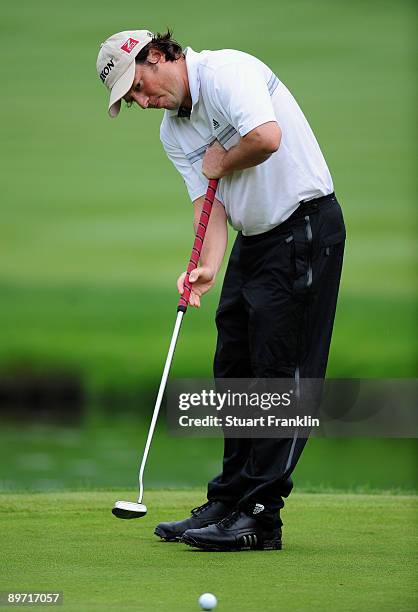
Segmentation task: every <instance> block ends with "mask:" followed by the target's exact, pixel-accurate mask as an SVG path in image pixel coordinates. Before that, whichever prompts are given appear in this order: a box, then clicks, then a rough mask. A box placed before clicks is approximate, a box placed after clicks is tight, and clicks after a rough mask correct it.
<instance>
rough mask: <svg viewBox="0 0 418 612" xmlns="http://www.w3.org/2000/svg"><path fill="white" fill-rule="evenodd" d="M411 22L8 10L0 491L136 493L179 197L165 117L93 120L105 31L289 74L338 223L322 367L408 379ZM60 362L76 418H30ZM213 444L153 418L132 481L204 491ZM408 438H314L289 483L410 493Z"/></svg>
mask: <svg viewBox="0 0 418 612" xmlns="http://www.w3.org/2000/svg"><path fill="white" fill-rule="evenodd" d="M415 24H416V5H415V4H414V3H413V2H407V1H405V0H401V1H399V2H397V3H392V2H380V1H379V2H378V1H377V0H375V1H371V2H367V3H365V2H361V1H360V0H355V1H352V2H335V1H326V0H319V1H318V2H310V1H307V0H306V1H291V0H284V1H281V2H276V1H274V0H269V1H266V2H259V3H257V4H256V5H254V3H252V2H248V1H247V0H243V1H242V2H239V3H229V4H228V3H227V4H225V3H224V2H219V1H218V0H214V1H213V2H211V3H210V5H206V6H204V5H201V4H199V3H197V4H196V3H195V4H193V3H190V2H185V1H184V0H180V1H178V2H176V3H168V2H159V3H152V4H147V5H144V4H143V3H138V2H133V1H132V0H126V1H125V2H124V3H123V6H122V5H121V6H120V7H118V6H115V4H114V3H113V2H110V1H108V0H101V1H100V2H99V1H98V0H92V1H91V2H88V3H87V2H80V1H79V0H73V1H72V2H59V3H56V2H52V0H40V1H39V2H36V3H34V2H30V1H29V0H23V1H22V2H20V3H8V4H7V5H5V6H3V10H2V20H1V24H0V29H1V38H0V46H1V57H2V72H3V75H2V95H1V102H0V104H1V115H2V121H1V124H0V136H1V153H0V156H1V170H2V197H1V204H0V206H1V220H2V240H1V243H0V249H1V252H0V296H1V299H0V322H1V323H0V332H1V342H0V383H1V384H0V396H1V397H0V400H1V402H0V405H1V412H0V417H1V419H2V426H1V430H0V458H1V461H0V486H1V487H2V488H4V489H10V488H12V489H14V488H17V489H19V488H31V489H35V490H37V489H48V488H63V487H109V486H115V487H116V486H117V487H125V486H135V482H136V473H135V472H136V464H137V462H138V457H139V456H140V453H141V452H142V445H143V442H144V438H145V435H146V428H147V424H148V418H149V415H150V412H151V411H152V408H153V400H154V395H155V392H156V390H157V386H158V383H159V378H160V375H161V371H162V367H163V364H164V360H165V357H166V351H167V348H168V343H169V339H170V336H171V333H172V329H173V325H174V319H175V311H176V303H177V293H176V287H175V281H176V278H177V276H178V274H179V273H180V272H181V271H182V270H183V268H184V267H185V263H186V262H187V259H188V256H189V251H190V248H191V243H192V226H191V215H192V209H191V205H190V203H189V202H188V199H187V194H186V192H185V189H184V185H183V181H182V179H181V177H180V176H178V175H177V174H176V171H175V170H174V168H173V167H172V166H171V164H170V162H169V161H168V160H167V159H166V158H165V155H164V153H163V150H162V147H161V146H160V143H159V123H160V121H161V118H162V115H161V113H160V112H159V111H148V112H146V111H141V110H140V109H134V108H132V109H131V110H129V111H128V110H125V109H123V112H122V113H121V115H120V117H119V118H118V119H117V120H114V121H111V120H110V119H108V117H107V114H106V108H107V92H106V90H105V88H104V87H103V86H102V84H101V82H100V80H99V79H98V77H97V75H96V71H95V61H96V56H97V51H98V46H99V43H100V42H101V41H103V40H104V39H105V38H106V37H108V36H109V35H111V34H113V33H114V32H116V31H119V30H124V29H128V28H141V27H146V28H149V29H151V30H154V31H157V30H159V31H161V30H163V29H165V27H166V26H167V25H168V26H170V27H172V28H173V29H174V34H175V37H176V38H177V39H178V40H179V41H180V42H181V43H183V44H184V45H191V46H192V47H193V48H194V49H195V50H201V49H219V48H236V49H240V50H243V51H247V52H249V53H252V54H254V55H257V56H258V57H259V58H260V59H262V60H263V61H265V62H266V63H267V64H268V65H269V66H270V67H271V68H272V69H273V70H274V72H275V73H276V74H277V75H278V76H279V78H280V79H281V80H283V81H284V83H285V84H286V85H287V86H288V87H289V88H290V90H291V91H292V93H293V94H294V95H295V97H296V99H297V100H298V101H299V103H300V105H301V106H302V109H303V110H304V112H305V114H306V115H307V117H308V120H309V122H310V124H311V126H312V128H313V129H314V132H315V133H316V135H317V138H318V140H319V143H320V145H321V148H322V150H323V152H324V154H325V157H326V159H327V162H328V164H329V167H330V169H331V172H332V174H333V178H334V183H335V188H336V192H337V195H338V197H339V199H340V201H341V203H342V206H343V209H344V214H345V218H346V224H347V233H348V241H347V250H346V260H345V266H344V273H343V279H342V285H341V292H340V300H339V305H338V311H337V317H336V322H335V331H334V336H333V342H332V349H331V354H330V361H329V368H328V375H329V376H339V377H350V376H352V377H376V378H385V377H388V378H395V377H414V376H416V348H415V347H416V309H415V305H416V251H415V235H416V213H415V197H416V182H415V175H414V171H415V168H414V161H415V158H416V115H415V110H416V81H415V67H416V64H415V60H416V45H415V37H414V34H415V32H414V26H415ZM232 239H233V233H231V241H230V242H231V243H232ZM219 290H220V283H218V286H217V287H216V289H215V290H213V292H212V293H211V294H210V295H208V296H207V297H206V298H205V300H204V306H203V307H202V309H201V310H200V311H196V310H193V311H191V312H189V313H188V314H187V317H186V320H185V322H184V326H183V330H182V333H181V337H180V342H179V344H178V348H177V351H176V356H175V360H174V364H173V368H172V376H175V377H187V378H191V377H193V376H199V377H205V376H206V377H208V376H210V374H211V365H212V364H211V362H212V354H213V350H214V345H215V327H214V311H215V308H216V303H217V299H218V295H219ZM62 376H68V377H70V379H71V380H73V381H76V382H75V383H74V384H75V386H76V388H77V389H78V391H77V392H76V396H77V393H79V395H80V396H81V397H83V398H84V399H83V401H82V402H81V400H80V402H78V404H77V406H76V408H75V410H76V409H80V410H81V414H80V418H79V420H80V423H79V424H78V425H74V424H73V425H72V426H71V427H68V426H64V425H62V424H61V425H59V424H57V423H56V421H59V420H60V415H59V410H60V408H59V406H56V403H55V404H54V403H52V420H48V419H45V418H43V417H42V415H41V413H42V409H43V405H42V397H43V396H42V393H39V385H41V387H42V385H45V384H47V383H45V381H48V380H52V381H55V383H54V384H57V383H56V381H57V380H59V379H60V377H62ZM39 380H41V381H43V382H42V383H39ZM10 385H11V386H12V387H13V385H14V387H13V388H15V387H18V388H20V386H23V387H24V392H22V397H23V399H22V398H20V399H18V401H16V397H15V396H13V398H14V399H13V398H12V399H13V401H12V400H11V399H10V394H9V395H8V391H7V389H10ZM37 385H38V386H37ZM4 389H6V391H4ZM34 389H35V391H34ZM36 393H38V395H36ZM44 393H47V392H46V391H45V390H44ZM34 396H36V397H35V400H34V399H33V398H34ZM28 398H29V399H28ZM27 401H29V402H30V401H31V402H32V404H31V405H32V408H33V410H32V413H31V419H29V420H28V419H27V418H26V416H27V414H26V413H25V415H23V412H25V410H26V406H25V405H24V404H25V402H27ZM50 408H51V406H50ZM54 411H55V412H54ZM66 411H67V412H68V411H69V412H71V403H70V405H69V407H68V406H67V407H66ZM50 413H51V410H50ZM50 416H51V414H50ZM75 420H77V419H75ZM221 447H222V443H221V441H220V440H202V439H198V440H189V439H187V440H180V439H171V438H169V437H168V435H167V434H166V432H165V427H164V419H162V422H161V424H160V427H159V430H158V435H157V438H156V443H155V447H153V448H152V452H151V458H150V466H149V467H150V469H149V472H148V474H147V484H148V485H158V486H173V487H174V486H187V485H197V484H204V483H205V481H206V479H207V478H208V477H210V476H211V475H213V473H214V472H216V471H218V470H219V468H220V455H221ZM416 452H417V446H416V442H415V441H411V440H338V441H336V440H312V441H311V442H310V443H309V444H308V447H307V449H306V451H305V453H304V455H303V457H302V459H301V461H300V464H299V466H298V468H297V470H296V472H295V481H296V483H297V485H298V487H299V488H302V489H309V490H323V489H328V488H333V489H341V488H344V489H347V488H348V489H353V490H356V489H359V490H360V489H362V490H364V489H367V490H375V489H391V490H398V489H399V490H406V489H408V490H413V489H416V486H417V474H416V459H417V457H416Z"/></svg>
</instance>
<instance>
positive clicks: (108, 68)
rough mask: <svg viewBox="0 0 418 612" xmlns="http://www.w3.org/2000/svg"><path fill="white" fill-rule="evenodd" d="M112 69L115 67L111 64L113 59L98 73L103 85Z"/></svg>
mask: <svg viewBox="0 0 418 612" xmlns="http://www.w3.org/2000/svg"><path fill="white" fill-rule="evenodd" d="M114 67H115V64H114V63H113V58H112V59H111V60H109V61H108V62H107V64H106V66H105V67H104V68H103V70H102V71H101V73H100V78H101V79H102V82H103V83H104V82H105V81H106V77H107V75H108V74H109V72H110V71H111V70H112V68H114Z"/></svg>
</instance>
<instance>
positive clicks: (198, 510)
mask: <svg viewBox="0 0 418 612" xmlns="http://www.w3.org/2000/svg"><path fill="white" fill-rule="evenodd" d="M214 503H215V502H214V501H213V500H211V501H207V502H206V503H205V504H202V505H201V506H197V507H196V508H193V510H192V511H191V513H192V514H193V516H198V515H199V514H202V512H204V511H205V510H206V509H207V508H210V507H211V506H212V505H213V504H214Z"/></svg>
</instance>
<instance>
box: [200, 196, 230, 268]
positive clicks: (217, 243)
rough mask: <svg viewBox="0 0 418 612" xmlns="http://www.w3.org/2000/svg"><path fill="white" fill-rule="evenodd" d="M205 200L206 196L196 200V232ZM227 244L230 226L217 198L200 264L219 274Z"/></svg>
mask: <svg viewBox="0 0 418 612" xmlns="http://www.w3.org/2000/svg"><path fill="white" fill-rule="evenodd" d="M203 202H204V198H199V199H198V200H195V202H194V223H193V224H194V229H195V232H196V231H197V227H198V223H199V219H200V214H201V212H202V208H203ZM227 244H228V228H227V219H226V214H225V209H224V207H223V206H222V204H221V203H220V202H219V200H216V199H215V201H214V203H213V206H212V212H211V215H210V219H209V225H208V228H207V230H206V235H205V239H204V242H203V247H202V252H201V255H200V265H201V266H205V267H208V268H210V269H211V270H212V271H213V276H214V277H215V276H216V275H217V274H218V272H219V268H220V267H221V264H222V260H223V258H224V255H225V250H226V246H227Z"/></svg>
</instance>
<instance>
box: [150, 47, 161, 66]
mask: <svg viewBox="0 0 418 612" xmlns="http://www.w3.org/2000/svg"><path fill="white" fill-rule="evenodd" d="M147 62H149V63H150V64H158V62H165V55H164V53H163V52H162V51H160V50H159V49H150V50H149V51H148V57H147Z"/></svg>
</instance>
